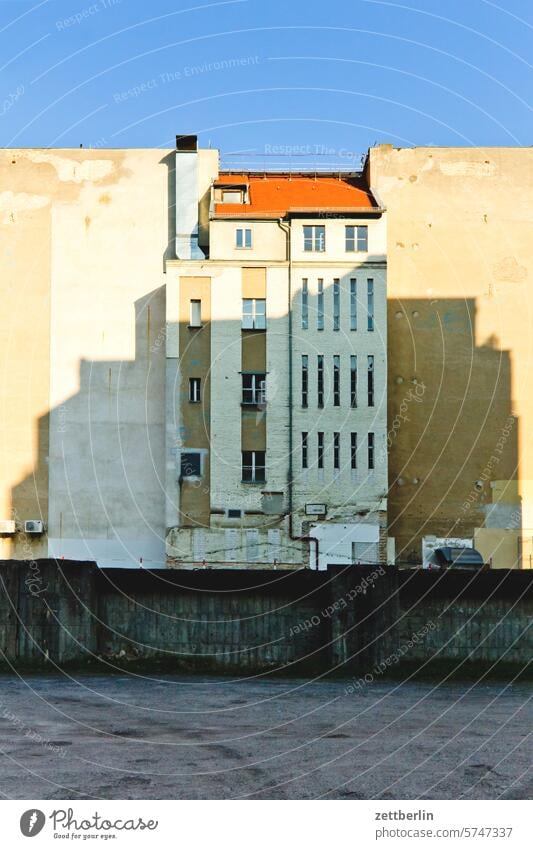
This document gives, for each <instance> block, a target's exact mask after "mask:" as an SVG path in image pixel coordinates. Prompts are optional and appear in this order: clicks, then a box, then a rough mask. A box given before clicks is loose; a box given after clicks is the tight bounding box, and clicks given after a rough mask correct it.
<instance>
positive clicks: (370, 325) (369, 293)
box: [366, 277, 375, 333]
mask: <svg viewBox="0 0 533 849" xmlns="http://www.w3.org/2000/svg"><path fill="white" fill-rule="evenodd" d="M374 294H375V289H374V278H373V277H369V278H368V280H367V281H366V312H367V330H368V331H369V332H370V333H372V332H373V330H374V317H375V316H374Z"/></svg>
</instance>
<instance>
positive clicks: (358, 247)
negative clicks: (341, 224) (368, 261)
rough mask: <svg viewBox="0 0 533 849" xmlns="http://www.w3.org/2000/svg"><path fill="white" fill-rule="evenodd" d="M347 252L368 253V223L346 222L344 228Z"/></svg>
mask: <svg viewBox="0 0 533 849" xmlns="http://www.w3.org/2000/svg"><path fill="white" fill-rule="evenodd" d="M344 249H345V251H346V253H368V224H346V225H345V230H344Z"/></svg>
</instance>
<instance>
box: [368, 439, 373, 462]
mask: <svg viewBox="0 0 533 849" xmlns="http://www.w3.org/2000/svg"><path fill="white" fill-rule="evenodd" d="M368 468H369V469H373V468H374V434H373V433H369V434H368Z"/></svg>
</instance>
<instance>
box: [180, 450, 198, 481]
mask: <svg viewBox="0 0 533 849" xmlns="http://www.w3.org/2000/svg"><path fill="white" fill-rule="evenodd" d="M201 471H202V458H201V455H200V452H199V451H182V452H181V460H180V477H182V478H199V477H200V475H201Z"/></svg>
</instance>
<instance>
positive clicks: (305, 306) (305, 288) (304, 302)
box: [301, 277, 309, 330]
mask: <svg viewBox="0 0 533 849" xmlns="http://www.w3.org/2000/svg"><path fill="white" fill-rule="evenodd" d="M301 310H302V330H308V329H309V280H308V278H307V277H302V292H301Z"/></svg>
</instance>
